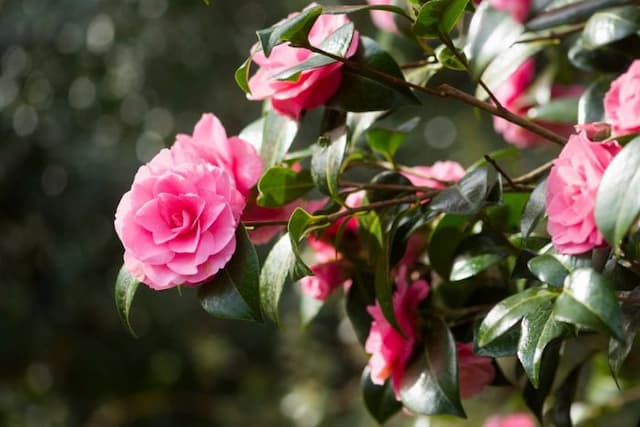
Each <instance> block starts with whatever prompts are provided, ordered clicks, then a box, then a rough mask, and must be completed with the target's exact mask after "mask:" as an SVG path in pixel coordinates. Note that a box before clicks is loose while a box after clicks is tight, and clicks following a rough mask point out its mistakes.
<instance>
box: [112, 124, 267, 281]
mask: <svg viewBox="0 0 640 427" xmlns="http://www.w3.org/2000/svg"><path fill="white" fill-rule="evenodd" d="M261 173H262V161H261V159H260V157H259V156H258V154H257V153H256V151H255V149H254V148H253V147H252V146H251V145H250V144H249V143H247V142H246V141H243V140H242V139H240V138H237V137H231V138H228V137H227V134H226V131H225V129H224V127H223V126H222V124H221V123H220V121H219V120H218V119H217V118H216V117H215V116H214V115H213V114H204V115H203V116H202V118H201V119H200V121H199V122H198V124H197V125H196V127H195V129H194V132H193V135H178V137H177V138H176V142H175V144H174V145H173V146H172V147H171V148H170V149H166V148H165V149H163V150H161V151H160V152H159V153H158V154H157V155H156V156H155V157H154V158H153V159H151V161H150V162H149V163H147V164H146V165H143V166H141V167H140V169H138V172H137V173H136V176H135V178H134V181H133V184H132V186H131V190H129V191H128V192H127V193H126V194H125V195H124V196H123V197H122V199H121V201H120V204H119V205H118V208H117V211H116V218H115V228H116V232H117V233H118V236H119V237H120V240H121V241H122V243H123V245H124V248H125V253H124V261H125V266H126V267H127V269H128V271H129V272H130V273H131V274H132V275H133V276H134V277H135V278H136V279H138V280H140V281H141V282H143V283H145V284H147V285H148V286H150V287H151V288H153V289H157V290H161V289H167V288H171V287H174V286H178V285H198V284H200V283H202V282H204V281H206V280H207V279H210V278H211V277H212V276H214V275H215V274H216V272H217V271H218V270H220V268H222V267H223V266H224V265H225V264H226V263H227V262H228V261H229V259H231V256H232V255H233V253H234V251H235V248H236V240H235V231H236V229H237V228H238V226H239V224H240V215H241V214H242V211H243V209H244V207H245V205H246V203H247V196H248V195H249V191H250V189H251V187H253V186H254V185H255V183H256V182H257V180H258V178H259V177H260V175H261Z"/></svg>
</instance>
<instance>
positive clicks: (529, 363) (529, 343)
mask: <svg viewBox="0 0 640 427" xmlns="http://www.w3.org/2000/svg"><path fill="white" fill-rule="evenodd" d="M521 326H522V327H521V334H520V341H519V342H518V359H520V363H522V367H523V368H524V370H525V372H526V373H527V376H528V377H529V381H531V384H532V385H533V387H535V388H538V385H539V379H540V365H541V363H542V355H543V353H544V350H545V349H546V348H547V345H549V343H551V341H553V340H555V339H558V338H560V337H563V336H564V335H566V334H567V333H568V332H569V327H568V326H567V325H566V324H564V323H561V322H558V321H556V320H555V319H554V317H553V304H552V301H548V302H547V303H546V304H541V305H539V306H538V309H537V310H535V311H532V312H531V313H529V314H528V315H527V316H526V317H525V318H524V319H523V320H522V325H521Z"/></svg>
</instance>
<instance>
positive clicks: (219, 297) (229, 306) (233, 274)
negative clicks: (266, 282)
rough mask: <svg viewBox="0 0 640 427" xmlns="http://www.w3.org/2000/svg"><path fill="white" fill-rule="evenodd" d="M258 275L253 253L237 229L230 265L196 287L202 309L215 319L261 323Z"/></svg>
mask: <svg viewBox="0 0 640 427" xmlns="http://www.w3.org/2000/svg"><path fill="white" fill-rule="evenodd" d="M259 275H260V265H259V264H258V256H257V255H256V250H255V248H254V247H253V244H252V243H251V240H250V239H249V236H248V235H247V232H246V230H245V229H244V227H239V228H238V230H237V231H236V250H235V252H234V253H233V256H232V257H231V259H230V260H229V262H228V263H227V264H226V265H225V266H224V267H223V268H221V269H220V271H218V272H217V273H216V275H215V276H214V277H213V279H212V280H210V281H208V282H206V283H204V284H203V285H201V286H200V287H199V288H198V298H199V299H200V304H201V305H202V308H204V310H205V311H206V312H207V313H209V314H210V315H212V316H215V317H221V318H227V319H241V320H253V321H262V310H261V307H260V289H259Z"/></svg>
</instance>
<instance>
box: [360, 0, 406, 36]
mask: <svg viewBox="0 0 640 427" xmlns="http://www.w3.org/2000/svg"><path fill="white" fill-rule="evenodd" d="M367 3H369V4H373V5H383V6H390V5H393V0H367ZM394 16H395V14H394V13H393V12H387V11H385V10H372V11H371V20H372V21H373V24H374V25H375V26H376V27H378V28H380V29H381V30H382V31H388V32H390V33H397V32H398V26H397V25H396V21H395V19H394Z"/></svg>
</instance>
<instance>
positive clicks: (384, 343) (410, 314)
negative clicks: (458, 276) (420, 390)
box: [365, 280, 429, 397]
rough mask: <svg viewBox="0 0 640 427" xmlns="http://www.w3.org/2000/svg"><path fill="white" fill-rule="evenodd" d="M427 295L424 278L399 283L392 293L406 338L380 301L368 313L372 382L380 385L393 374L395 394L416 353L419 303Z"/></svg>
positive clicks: (399, 322)
mask: <svg viewBox="0 0 640 427" xmlns="http://www.w3.org/2000/svg"><path fill="white" fill-rule="evenodd" d="M428 294H429V285H428V284H427V282H426V281H424V280H418V281H416V282H414V283H413V284H411V285H407V284H406V283H398V284H397V289H396V291H395V293H394V294H393V308H394V311H395V315H396V319H397V321H398V325H399V326H400V329H402V331H403V332H404V334H405V336H406V338H404V337H403V336H402V335H400V333H399V332H398V331H396V330H395V329H394V328H393V327H392V326H391V324H389V322H388V321H387V319H386V318H385V317H384V314H382V309H381V308H380V304H379V303H378V302H376V304H375V305H370V306H369V307H367V310H368V311H369V314H370V315H371V317H373V322H372V323H371V329H370V330H369V336H368V337H367V342H366V343H365V351H366V352H367V353H369V354H370V355H371V358H370V359H369V369H370V371H371V381H373V383H374V384H379V385H381V384H384V382H385V381H386V379H387V378H389V377H391V384H392V386H393V390H394V391H395V393H396V397H397V396H398V393H399V391H400V385H401V383H402V378H403V377H404V372H405V368H406V364H407V362H408V361H409V358H410V357H411V353H412V352H413V345H414V343H415V336H416V321H417V318H418V311H417V310H418V305H419V304H420V301H422V300H423V299H425V298H426V297H427V295H428Z"/></svg>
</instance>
